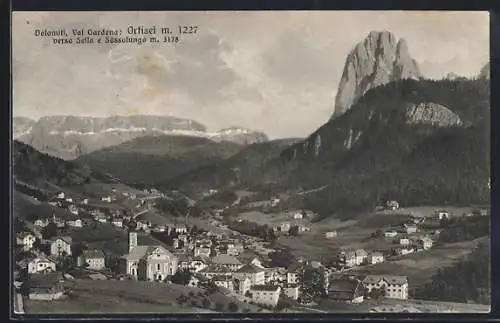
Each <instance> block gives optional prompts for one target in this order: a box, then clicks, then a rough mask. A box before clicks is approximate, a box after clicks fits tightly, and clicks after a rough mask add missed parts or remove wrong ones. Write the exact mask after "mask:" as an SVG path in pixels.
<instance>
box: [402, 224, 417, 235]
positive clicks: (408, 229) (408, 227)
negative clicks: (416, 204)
mask: <svg viewBox="0 0 500 323" xmlns="http://www.w3.org/2000/svg"><path fill="white" fill-rule="evenodd" d="M404 230H405V232H406V233H408V234H411V233H415V232H417V226H416V225H415V224H413V223H411V224H410V223H406V224H405V225H404Z"/></svg>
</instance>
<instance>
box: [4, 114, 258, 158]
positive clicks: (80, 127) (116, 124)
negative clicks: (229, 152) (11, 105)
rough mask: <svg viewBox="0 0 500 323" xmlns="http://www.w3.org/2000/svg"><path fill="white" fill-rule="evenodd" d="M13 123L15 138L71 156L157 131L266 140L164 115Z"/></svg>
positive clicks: (17, 120) (241, 140) (56, 118)
mask: <svg viewBox="0 0 500 323" xmlns="http://www.w3.org/2000/svg"><path fill="white" fill-rule="evenodd" d="M13 123H14V134H13V136H14V138H15V139H18V140H20V141H22V142H25V143H27V144H29V145H31V146H33V147H35V148H36V149H38V150H40V151H42V152H44V153H48V154H50V155H53V156H56V157H61V158H63V159H75V158H77V157H79V156H82V155H84V154H87V153H90V152H92V151H96V150H99V149H101V148H105V147H110V146H115V145H119V144H121V143H123V142H126V141H128V140H132V139H135V138H138V137H144V136H151V135H159V134H168V135H179V136H194V137H201V138H208V139H210V140H213V141H219V142H220V141H234V142H237V143H241V144H248V143H252V142H261V141H266V140H267V136H266V135H265V134H263V133H260V132H255V131H251V130H248V129H243V128H232V129H230V130H229V131H228V130H225V131H221V132H215V133H211V132H207V131H206V128H205V126H203V125H202V124H200V123H198V122H196V121H193V120H189V119H181V118H174V117H168V116H153V115H136V116H112V117H107V118H97V117H77V116H49V117H43V118H40V119H39V120H38V121H34V120H29V119H28V118H23V117H15V118H14V120H13Z"/></svg>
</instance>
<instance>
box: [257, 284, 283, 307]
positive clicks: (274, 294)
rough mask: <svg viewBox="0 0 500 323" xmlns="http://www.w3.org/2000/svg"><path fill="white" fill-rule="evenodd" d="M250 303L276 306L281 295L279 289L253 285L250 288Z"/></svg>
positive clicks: (277, 287)
mask: <svg viewBox="0 0 500 323" xmlns="http://www.w3.org/2000/svg"><path fill="white" fill-rule="evenodd" d="M250 292H251V293H252V301H254V302H255V303H257V304H262V305H268V306H272V307H274V306H276V305H278V300H279V297H280V293H281V287H279V286H268V285H255V286H252V287H251V288H250Z"/></svg>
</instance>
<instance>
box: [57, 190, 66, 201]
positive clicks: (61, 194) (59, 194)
mask: <svg viewBox="0 0 500 323" xmlns="http://www.w3.org/2000/svg"><path fill="white" fill-rule="evenodd" d="M64 196H65V195H64V192H59V193H58V194H57V198H58V199H61V200H64Z"/></svg>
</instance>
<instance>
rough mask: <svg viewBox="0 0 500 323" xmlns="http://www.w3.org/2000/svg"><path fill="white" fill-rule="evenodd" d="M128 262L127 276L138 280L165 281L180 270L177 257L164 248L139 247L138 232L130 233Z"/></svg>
mask: <svg viewBox="0 0 500 323" xmlns="http://www.w3.org/2000/svg"><path fill="white" fill-rule="evenodd" d="M126 260H127V274H129V275H131V276H132V277H134V278H136V279H138V280H154V281H163V280H165V279H166V278H167V276H171V275H174V274H175V272H176V271H177V268H178V259H177V257H176V256H175V255H174V254H173V253H171V252H170V251H169V250H167V249H166V248H165V247H164V246H161V245H143V246H139V245H137V232H130V233H129V253H128V254H127V255H126Z"/></svg>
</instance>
